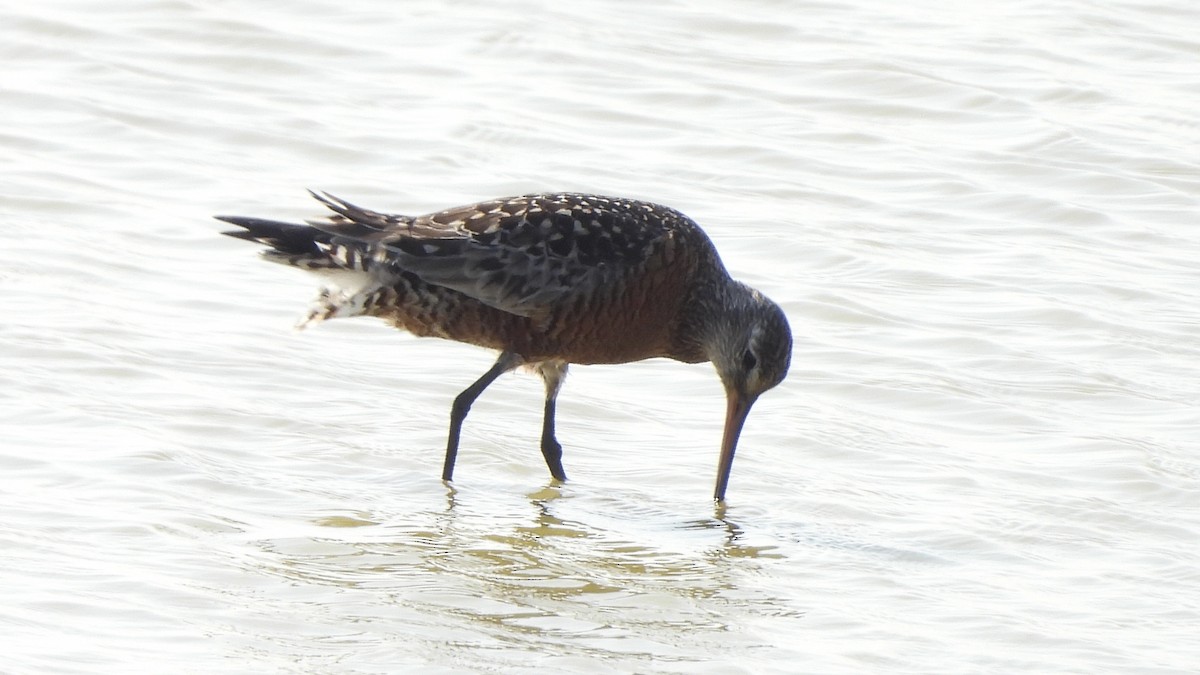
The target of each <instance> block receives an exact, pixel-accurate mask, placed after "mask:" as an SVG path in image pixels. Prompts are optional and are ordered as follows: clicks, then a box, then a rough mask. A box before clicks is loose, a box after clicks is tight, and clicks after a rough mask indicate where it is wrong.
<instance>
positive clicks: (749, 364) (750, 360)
mask: <svg viewBox="0 0 1200 675" xmlns="http://www.w3.org/2000/svg"><path fill="white" fill-rule="evenodd" d="M757 365H758V357H756V356H754V352H752V351H750V350H749V349H747V350H746V353H745V354H742V367H743V368H745V369H746V370H754V366H757Z"/></svg>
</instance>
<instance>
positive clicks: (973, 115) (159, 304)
mask: <svg viewBox="0 0 1200 675" xmlns="http://www.w3.org/2000/svg"><path fill="white" fill-rule="evenodd" d="M1197 35H1200V9H1197V8H1196V7H1194V6H1193V3H1190V2H1187V1H1186V0H1164V1H1161V2H1133V1H1127V2H1116V1H1114V2H1105V3H1099V2H1085V1H1083V0H1078V1H1071V0H1064V1H1062V2H1055V3H1051V4H1045V3H990V4H974V3H966V4H963V3H959V4H955V3H944V2H908V3H903V4H897V3H890V2H884V1H883V0H850V1H849V2H844V3H816V2H814V3H780V2H771V1H769V0H756V1H755V2H743V3H732V2H727V3H719V2H711V3H701V2H682V1H680V2H672V3H660V4H658V5H656V6H653V7H650V6H641V5H633V4H628V3H615V2H601V1H600V0H592V1H590V2H589V1H584V2H576V3H570V4H569V5H566V4H562V3H559V4H556V5H553V6H541V5H539V4H537V3H533V2H513V3H480V2H455V3H437V2H408V3H404V4H403V5H400V4H397V3H385V2H360V3H353V4H348V3H331V2H325V1H324V0H308V1H306V2H299V3H242V4H236V3H200V2H186V1H165V0H145V1H141V2H137V1H134V0H122V1H119V2H116V3H108V4H106V5H105V6H104V7H100V6H99V5H96V4H95V3H85V2H77V3H71V2H58V3H39V4H33V3H26V4H23V5H6V6H5V7H4V8H3V9H0V37H2V38H3V39H2V40H0V52H2V53H3V58H4V63H5V68H4V70H3V74H2V75H0V148H2V149H3V152H0V176H2V177H3V180H0V195H2V196H0V228H2V230H0V231H2V232H3V233H4V235H5V237H4V247H3V248H2V249H0V309H2V316H3V317H4V318H3V320H0V373H2V374H0V391H2V392H3V396H4V399H3V413H0V415H2V417H0V419H2V420H3V427H2V428H3V437H4V441H5V442H4V443H3V446H2V448H3V449H2V450H0V513H3V514H4V518H3V519H2V521H0V546H2V548H0V551H2V553H0V556H2V558H0V559H2V561H3V564H0V589H3V597H4V602H3V603H0V627H2V630H0V635H2V636H3V637H0V670H2V671H4V672H10V673H43V672H89V673H90V672H137V671H142V672H196V673H200V672H205V673H208V672H256V673H258V672H297V673H311V672H323V673H357V672H426V673H438V672H446V673H450V672H455V673H457V672H504V673H533V672H661V673H697V672H711V673H728V672H744V673H769V672H775V673H792V672H811V673H831V672H852V673H860V672H888V673H893V672H935V671H936V672H954V673H966V672H1035V671H1036V672H1078V673H1095V672H1153V673H1173V672H1179V673H1182V672H1193V671H1195V670H1198V669H1200V641H1198V640H1197V639H1196V626H1197V625H1200V572H1197V570H1198V569H1200V565H1198V563H1200V544H1198V536H1200V489H1198V488H1200V480H1198V479H1200V460H1198V453H1197V451H1198V439H1200V405H1198V404H1200V384H1198V383H1200V365H1198V364H1200V341H1198V340H1197V335H1198V334H1200V333H1198V331H1200V309H1198V308H1200V290H1198V289H1200V263H1198V262H1197V261H1200V229H1198V226H1197V213H1198V211H1197V207H1198V205H1200V163H1198V162H1197V157H1198V156H1200V155H1198V154H1197V152H1198V150H1200V129H1198V127H1197V124H1196V121H1195V111H1196V110H1198V109H1200V75H1198V73H1200V71H1198V70H1197V69H1196V58H1197V56H1198V55H1200V40H1198V39H1197V37H1196V36H1197ZM305 187H312V188H319V189H327V190H330V191H331V192H333V193H334V194H338V195H341V196H345V197H346V198H348V199H351V200H353V201H356V202H359V203H363V204H366V205H369V206H373V207H377V208H381V209H386V210H395V211H405V212H410V213H418V212H423V211H427V210H432V209H436V208H441V207H445V206H450V205H454V204H460V203H465V202H469V201H473V200H477V199H483V198H488V197H495V196H501V195H508V194H517V193H522V192H529V191H537V190H582V191H597V192H602V193H610V194H619V195H627V196H633V197H641V198H648V199H653V200H657V201H661V202H664V203H667V204H670V205H673V206H675V207H678V208H680V209H682V210H684V211H685V212H686V213H688V214H689V215H692V216H693V217H694V218H696V219H697V220H698V221H699V222H701V223H702V224H703V225H704V226H705V227H706V229H707V230H708V231H709V233H710V234H711V235H712V237H713V238H714V240H715V241H716V242H717V245H718V247H719V248H720V250H721V251H722V254H723V256H724V257H725V260H726V263H727V264H728V266H729V267H730V268H731V269H732V270H733V271H734V273H735V276H737V277H739V278H741V279H743V280H745V281H747V282H749V283H751V284H753V285H755V286H757V287H759V288H761V289H762V290H764V291H765V292H766V293H767V294H768V295H770V296H771V297H773V298H775V299H776V300H778V301H779V302H780V304H781V305H782V306H783V307H784V308H785V310H786V311H787V312H788V314H789V315H790V317H791V320H792V323H793V327H794V329H795V333H796V344H795V353H794V355H793V367H792V373H791V376H790V378H789V379H788V380H787V381H786V382H785V383H784V385H782V386H781V387H780V388H778V389H777V390H775V391H772V392H770V393H769V394H767V395H766V396H764V397H763V398H762V399H761V400H760V402H759V404H758V405H757V407H756V409H755V410H754V412H753V413H752V414H751V417H750V421H749V424H748V425H747V428H746V431H745V434H744V436H743V439H742V444H741V449H740V452H739V456H738V459H737V462H736V463H735V465H734V471H733V478H732V482H731V485H730V492H729V501H728V505H727V507H725V508H714V506H713V504H712V503H711V502H710V500H709V495H710V494H711V488H712V480H713V476H714V470H715V464H716V456H717V445H718V441H719V436H720V425H721V417H722V414H723V406H724V401H723V397H722V392H721V388H720V386H719V384H718V383H717V380H716V377H715V375H714V374H713V372H712V369H711V367H709V366H685V365H682V364H677V363H673V362H667V361H653V362H646V363H641V364H635V365H627V366H616V367H588V368H577V369H575V370H574V371H572V374H571V377H570V378H569V379H568V381H567V383H566V386H565V388H564V391H563V394H562V397H561V399H560V400H561V407H560V416H559V417H560V422H559V424H560V438H561V440H562V441H563V443H564V445H565V446H566V458H565V465H566V468H567V471H568V473H569V474H570V475H571V476H572V479H573V480H572V481H571V482H570V483H568V484H566V485H564V486H561V487H557V486H551V485H549V482H548V476H547V475H546V470H545V467H544V465H543V463H542V460H541V458H540V456H539V453H538V451H537V449H536V439H537V434H538V431H539V429H540V421H539V410H540V395H541V385H540V383H539V382H538V381H537V380H536V379H535V378H532V377H530V376H528V375H517V376H509V377H505V378H503V379H502V380H500V381H499V382H497V384H496V385H494V387H493V388H492V389H490V390H489V391H488V392H487V394H485V395H484V397H483V398H482V399H481V400H480V401H479V403H478V404H477V405H476V407H475V409H474V411H473V413H472V415H471V417H470V418H469V420H468V423H467V427H466V431H465V438H464V442H463V448H462V452H461V455H460V459H459V465H458V471H457V474H456V478H457V480H456V482H455V485H454V488H453V489H448V488H446V487H445V486H444V485H443V484H442V483H441V482H440V481H439V480H438V478H437V476H438V471H439V468H440V463H441V454H442V453H441V448H442V446H443V443H444V433H445V430H444V426H445V421H446V417H447V414H448V410H449V402H450V400H451V399H452V398H453V396H454V395H455V394H456V393H457V392H458V391H459V390H461V389H462V388H463V387H464V386H465V385H466V384H468V383H469V382H471V381H472V380H474V379H475V378H476V377H478V375H479V374H481V373H482V372H483V371H484V370H486V369H487V367H488V366H489V365H490V363H491V360H492V358H493V356H492V355H491V354H489V353H486V352H484V351H482V350H478V349H475V348H472V347H467V346H462V345H457V344H450V343H443V342H439V341H433V340H419V339H416V338H412V337H410V336H406V335H403V334H399V333H397V332H395V331H391V330H389V329H386V328H384V327H383V326H381V325H377V324H375V323H372V322H370V321H366V320H364V321H347V322H332V323H330V324H326V325H322V326H320V327H318V328H317V329H315V330H311V331H306V332H304V333H300V334H295V333H293V332H291V330H290V326H291V325H292V323H293V322H294V321H295V320H296V318H297V317H298V316H299V315H300V314H301V312H302V311H303V310H304V308H305V307H306V303H307V301H308V300H309V298H310V297H311V295H312V294H313V292H314V288H315V287H314V283H313V282H312V280H310V279H308V278H306V277H304V276H303V275H302V274H300V273H298V272H292V271H289V270H286V269H282V268H279V267H275V266H270V265H265V264H263V263H261V262H259V261H258V260H256V259H255V257H254V254H253V250H252V247H249V246H247V245H245V244H244V243H241V242H236V241H233V240H230V239H227V238H224V237H219V236H217V235H216V232H217V231H218V229H219V226H220V225H219V223H216V222H215V221H212V220H210V219H209V217H210V216H211V215H212V214H215V213H241V214H252V215H266V216H277V217H295V218H301V217H306V216H311V215H315V214H316V213H318V211H319V210H318V209H317V205H316V204H315V203H313V202H311V201H310V200H308V199H307V197H306V195H305V194H304V193H303V188H305Z"/></svg>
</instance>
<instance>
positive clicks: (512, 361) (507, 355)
mask: <svg viewBox="0 0 1200 675" xmlns="http://www.w3.org/2000/svg"><path fill="white" fill-rule="evenodd" d="M519 365H521V357H520V356H518V355H516V354H514V353H512V352H504V353H503V354H501V355H500V358H498V359H496V363H495V364H494V365H493V366H492V367H491V369H490V370H488V371H487V372H486V373H484V374H483V377H481V378H479V379H478V380H475V384H472V385H471V386H469V387H467V388H466V389H464V390H463V393H461V394H459V395H458V396H457V397H456V398H455V399H454V405H453V406H451V407H450V437H449V438H448V439H447V440H446V463H445V464H443V465H442V480H445V481H448V480H453V476H454V460H455V459H456V458H457V457H458V438H459V436H460V435H462V425H463V420H465V419H467V413H468V412H470V411H471V404H472V403H474V402H475V399H477V398H479V395H480V394H482V393H483V390H484V389H487V388H488V385H489V384H491V383H493V382H495V381H496V378H497V377H500V376H501V375H503V374H504V373H507V372H508V371H510V370H512V369H513V368H516V367H517V366H519Z"/></svg>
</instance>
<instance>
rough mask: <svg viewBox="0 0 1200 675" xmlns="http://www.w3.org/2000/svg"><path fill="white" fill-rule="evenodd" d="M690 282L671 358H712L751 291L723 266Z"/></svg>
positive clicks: (691, 359)
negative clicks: (690, 286)
mask: <svg viewBox="0 0 1200 675" xmlns="http://www.w3.org/2000/svg"><path fill="white" fill-rule="evenodd" d="M716 271H717V272H719V273H717V274H713V275H711V276H710V277H707V278H705V279H702V280H698V283H695V284H693V286H692V292H691V293H690V294H689V297H688V298H687V300H686V302H685V304H684V308H683V311H682V312H681V320H680V324H679V326H678V327H677V329H676V333H675V334H676V341H675V344H676V350H675V351H676V353H675V354H672V356H671V358H674V359H676V360H678V361H683V362H685V363H700V362H702V361H712V360H713V358H714V356H715V354H716V353H717V351H718V349H719V348H720V344H721V340H722V337H723V336H725V335H727V334H728V333H729V332H730V326H731V325H732V324H733V323H734V322H736V321H737V320H738V316H739V314H740V313H739V312H737V311H736V310H737V308H739V307H741V306H742V305H744V304H745V303H746V301H747V298H749V297H750V294H751V293H752V291H751V290H750V288H749V287H748V286H746V285H745V284H742V283H740V282H737V281H734V280H733V279H731V278H730V277H729V275H728V274H727V273H725V270H724V269H719V270H716Z"/></svg>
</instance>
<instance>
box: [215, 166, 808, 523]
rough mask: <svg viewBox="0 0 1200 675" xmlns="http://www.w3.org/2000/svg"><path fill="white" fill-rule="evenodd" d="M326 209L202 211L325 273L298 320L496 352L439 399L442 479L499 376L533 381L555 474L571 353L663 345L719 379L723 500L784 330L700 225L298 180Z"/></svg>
mask: <svg viewBox="0 0 1200 675" xmlns="http://www.w3.org/2000/svg"><path fill="white" fill-rule="evenodd" d="M309 192H310V194H311V195H312V196H313V197H314V198H315V199H316V200H317V201H319V202H320V203H321V204H323V205H324V206H325V207H326V208H327V209H328V211H327V212H326V213H325V216H324V217H320V218H316V219H312V220H307V221H305V222H304V223H303V224H298V223H288V222H281V221H277V220H270V219H263V218H251V217H242V216H215V217H216V218H217V219H218V220H221V221H224V222H226V223H229V224H231V225H235V226H237V227H238V228H240V229H236V230H231V231H226V232H222V234H226V235H229V236H231V237H235V238H238V239H244V240H248V241H252V242H256V243H259V244H262V245H265V246H266V247H267V248H266V249H265V250H263V251H262V255H263V257H265V258H266V259H267V260H269V261H271V262H276V263H282V264H285V265H290V266H293V267H298V268H300V269H304V270H308V271H311V272H314V273H317V274H319V275H322V276H325V277H326V284H325V285H324V286H323V287H322V288H321V289H320V291H319V295H318V297H317V300H316V302H315V303H314V304H313V306H312V308H311V309H310V311H309V312H308V314H307V315H306V316H305V317H304V318H303V320H302V321H301V323H300V327H304V326H307V325H310V324H313V323H318V322H321V321H325V320H328V319H333V318H343V317H353V316H370V317H378V318H380V319H383V320H384V321H385V322H387V323H389V324H391V325H392V326H394V327H396V328H399V329H402V330H406V331H408V332H409V333H412V334H413V335H417V336H432V337H439V338H444V339H449V340H455V341H458V342H464V343H469V344H473V345H477V346H480V347H485V348H489V349H493V350H496V351H498V352H499V357H498V358H497V359H496V361H495V363H494V364H493V365H492V367H491V368H490V369H489V370H488V371H487V372H485V373H484V374H483V375H482V376H481V377H480V378H479V379H478V380H476V381H475V382H474V383H473V384H471V385H470V386H469V387H467V388H466V389H464V390H463V391H462V393H460V394H459V395H458V396H457V397H456V398H455V399H454V402H453V405H452V406H451V412H450V429H449V433H448V436H447V440H446V455H445V460H444V462H443V466H442V479H443V480H444V481H446V482H448V483H449V482H451V481H452V480H453V474H454V464H455V460H456V458H457V455H458V447H459V441H460V437H461V434H462V426H463V422H464V420H465V419H466V416H467V413H468V412H469V411H470V409H471V406H472V404H473V403H474V402H475V400H476V399H477V398H478V397H479V395H480V394H481V393H482V392H483V391H484V390H485V389H486V388H487V387H488V386H489V385H491V384H492V383H493V382H494V381H495V380H496V379H497V378H498V377H500V375H502V374H504V373H507V372H509V371H512V370H514V369H516V368H518V367H522V366H523V367H526V368H528V369H531V370H533V371H534V372H536V373H537V374H538V375H540V376H541V378H542V380H543V382H544V384H545V391H546V397H545V403H544V409H543V418H542V435H541V452H542V455H543V457H544V458H545V461H546V465H547V467H548V468H549V470H550V474H551V476H552V477H553V478H554V479H556V480H558V481H566V478H567V476H566V473H565V472H564V470H563V465H562V454H563V452H562V445H561V444H560V443H559V442H558V440H557V438H556V436H555V406H556V401H557V397H558V393H559V390H560V388H561V387H562V384H563V380H564V379H565V377H566V375H567V369H568V367H569V366H570V365H571V364H576V365H590V364H620V363H629V362H633V361H640V360H643V359H649V358H656V357H665V358H668V359H674V360H676V361H681V362H683V363H692V364H694V363H702V362H705V361H708V362H711V363H712V364H713V366H714V367H715V368H716V371H717V375H718V377H719V378H720V380H721V383H722V384H723V385H724V388H725V395H726V412H725V425H724V432H723V436H722V440H721V446H720V455H719V458H718V464H717V479H716V484H715V488H714V490H713V499H714V500H716V501H717V502H718V503H723V502H724V500H725V493H726V489H727V486H728V483H729V475H730V471H731V468H732V466H733V458H734V453H735V451H736V449H737V442H738V438H739V436H740V435H741V431H742V427H743V425H744V424H745V422H746V418H747V416H748V414H749V412H750V408H751V406H753V405H754V403H755V401H756V400H757V399H758V397H759V396H760V395H761V394H762V393H763V392H765V391H767V390H769V389H771V388H773V387H775V386H776V385H778V384H779V383H780V382H782V381H783V379H784V378H785V376H786V375H787V372H788V367H789V366H790V363H791V352H792V333H791V328H790V327H789V324H788V320H787V317H786V315H785V314H784V312H783V310H782V309H781V308H780V306H779V305H778V304H776V303H775V302H773V301H771V300H770V299H769V298H767V297H766V296H765V295H763V294H762V293H760V292H759V291H757V290H755V289H753V288H751V287H749V286H747V285H746V284H743V283H741V282H739V281H735V280H734V279H733V278H732V277H731V276H730V275H729V273H728V271H727V270H726V268H725V266H724V264H723V263H722V262H721V258H720V256H719V255H718V254H717V250H716V247H715V246H714V245H713V243H712V241H711V240H710V239H709V237H708V235H706V234H705V233H704V231H703V230H702V229H701V228H700V226H699V225H697V224H696V222H695V221H693V220H692V219H691V218H689V217H687V216H686V215H684V214H683V213H681V212H680V211H677V210H675V209H673V208H670V207H667V206H663V205H660V204H656V203H651V202H648V201H641V200H638V199H630V198H621V197H611V196H603V195H593V194H583V193H573V192H564V193H541V194H528V195H523V196H517V197H507V198H500V199H493V200H489V201H484V202H479V203H475V204H468V205H465V206H458V207H454V208H449V209H445V210H442V211H437V212H433V213H428V214H425V215H420V216H407V215H399V214H390V213H381V212H377V211H371V210H368V209H365V208H362V207H359V206H356V205H354V204H351V203H350V202H347V201H345V200H343V199H340V198H338V197H335V196H333V195H331V194H329V193H327V192H314V191H312V190H310V191H309Z"/></svg>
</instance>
